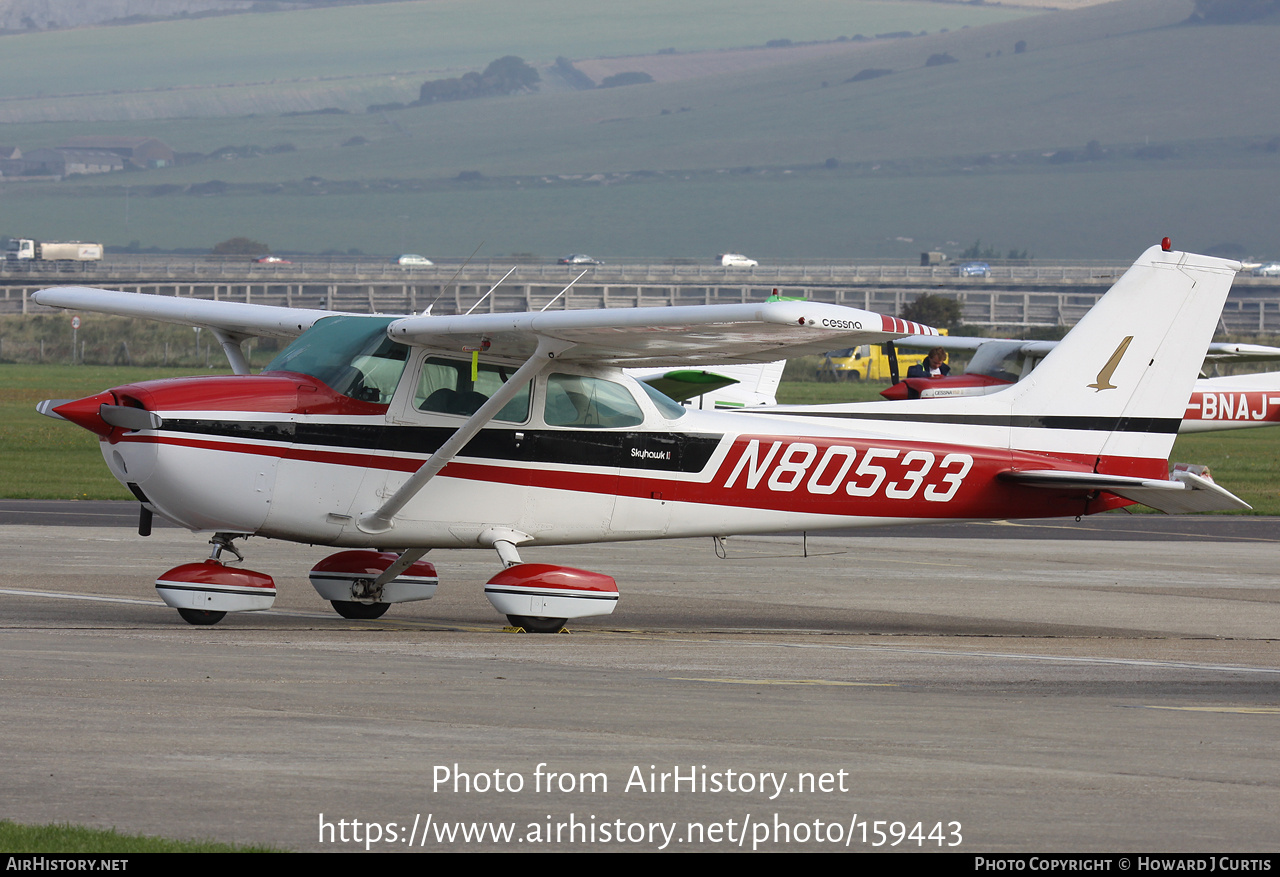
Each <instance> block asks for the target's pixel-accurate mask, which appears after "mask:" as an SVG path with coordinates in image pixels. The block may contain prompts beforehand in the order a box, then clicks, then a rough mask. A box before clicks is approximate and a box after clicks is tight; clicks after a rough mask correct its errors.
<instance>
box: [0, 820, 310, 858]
mask: <svg viewBox="0 0 1280 877" xmlns="http://www.w3.org/2000/svg"><path fill="white" fill-rule="evenodd" d="M0 849H3V850H5V851H6V852H7V853H10V854H20V853H93V854H102V853H106V854H116V853H280V852H285V850H279V849H275V848H273V847H264V846H239V845H237V844H225V843H218V842H216V841H212V840H170V839H168V838H163V837H147V836H145V835H141V834H121V833H120V832H118V831H116V830H115V829H103V828H88V827H86V826H83V825H71V824H70V823H66V822H61V823H55V824H49V825H19V824H18V823H16V822H10V821H9V820H7V819H4V820H0Z"/></svg>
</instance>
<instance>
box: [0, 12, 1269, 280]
mask: <svg viewBox="0 0 1280 877" xmlns="http://www.w3.org/2000/svg"><path fill="white" fill-rule="evenodd" d="M663 2H666V0H651V4H650V5H649V6H645V5H643V4H642V5H641V6H638V7H635V9H636V10H641V9H651V10H658V11H661V10H662V9H665V8H666V7H662V6H661V3H663ZM421 5H422V4H417V3H401V4H390V5H388V6H386V7H383V6H377V7H359V9H361V10H373V9H377V10H385V9H391V10H399V11H398V12H396V14H407V13H406V12H405V10H408V9H411V8H413V9H417V8H418V7H419V6H421ZM442 5H443V6H450V4H448V3H443V4H442ZM766 6H767V4H763V3H761V4H760V6H758V7H756V6H749V7H747V11H751V10H756V9H759V10H762V12H761V17H759V20H757V17H756V16H754V15H743V14H739V15H736V16H733V15H730V16H726V17H727V18H729V19H732V20H733V22H734V23H733V25H732V26H731V27H730V28H729V33H728V34H718V35H717V36H716V39H717V40H718V43H717V44H718V45H733V44H734V43H733V40H734V39H741V40H743V41H744V42H754V44H756V45H758V44H759V43H760V42H761V41H762V40H763V39H764V38H763V37H753V38H752V39H751V40H750V41H748V40H746V39H745V38H744V37H742V35H741V34H740V33H739V32H738V31H736V30H734V28H737V27H740V26H741V27H746V26H747V25H746V24H744V23H743V22H742V21H740V19H743V20H749V21H752V22H755V24H753V25H752V26H754V27H757V29H758V30H759V31H761V32H764V33H773V34H775V35H777V36H780V37H786V38H789V39H793V40H797V41H799V40H803V39H805V38H807V37H808V38H812V37H813V36H815V35H816V31H815V32H813V33H810V32H806V31H805V27H809V26H810V24H806V22H809V23H812V26H813V27H814V28H817V27H818V24H817V23H816V22H818V21H819V20H820V19H822V11H823V10H828V12H829V9H828V7H829V4H825V3H819V2H816V0H814V2H812V3H808V4H800V5H799V6H798V7H797V8H798V9H800V10H801V11H800V12H798V13H796V15H797V16H798V17H797V18H796V19H795V20H796V22H797V24H796V25H795V28H794V29H791V30H789V31H788V33H786V34H784V33H783V32H782V31H781V30H778V31H772V30H770V29H771V28H773V27H775V26H779V27H780V24H779V22H780V21H781V20H780V19H779V20H775V19H770V18H768V16H767V15H764V13H763V10H765V7H766ZM923 6H927V7H929V8H930V9H932V10H934V11H935V12H936V13H937V14H941V12H938V10H943V11H946V10H951V11H953V12H954V11H956V10H959V12H963V13H964V14H968V12H969V11H974V10H980V9H985V8H986V7H975V6H969V5H967V4H964V5H955V4H913V3H887V4H879V5H876V4H861V3H858V4H852V5H851V6H849V9H852V10H856V11H859V12H861V13H865V12H866V11H867V10H870V9H872V8H873V7H874V8H876V9H879V8H881V7H884V9H886V10H890V11H895V10H896V12H898V13H904V11H911V10H916V11H919V10H918V7H923ZM450 8H452V7H450ZM708 8H709V9H717V8H719V7H715V6H714V5H713V6H710V7H708ZM842 8H843V7H842ZM355 9H356V8H355V7H348V8H344V9H343V10H326V11H325V14H334V15H336V14H338V13H339V12H341V13H342V14H343V15H354V14H357V13H356V12H354V11H352V10H355ZM1190 9H1191V5H1190V3H1189V2H1181V0H1179V2H1163V0H1158V2H1157V0H1123V2H1120V3H1116V4H1111V5H1106V6H1098V7H1094V8H1089V9H1084V10H1081V11H1078V12H1065V13H1053V14H1044V15H1031V16H1026V17H1022V18H1018V19H1016V20H1011V21H1004V22H998V23H994V24H986V25H984V26H974V27H970V28H967V29H956V28H953V29H952V30H950V31H949V32H947V33H938V32H937V30H936V29H930V31H929V32H930V35H928V36H924V37H912V38H909V39H884V40H869V41H865V42H855V41H852V40H850V41H847V42H842V43H833V44H830V45H829V46H825V47H823V50H824V51H826V49H827V48H830V47H831V46H834V47H835V49H834V50H833V51H832V52H831V53H830V54H824V55H822V56H821V57H810V56H809V54H807V53H808V51H809V49H807V48H805V47H799V48H797V49H795V50H794V56H793V57H794V58H795V59H799V60H795V61H794V63H790V62H789V63H779V64H771V65H770V66H767V67H761V68H757V69H751V70H735V71H731V72H720V73H707V74H706V75H699V76H696V77H692V78H687V77H686V78H677V79H673V80H672V81H668V82H657V83H654V84H649V85H637V86H630V87H625V88H610V89H596V90H592V91H579V92H572V91H550V90H548V91H547V92H546V93H541V94H533V95H515V96H511V97H506V98H491V99H485V100H474V101H465V102H458V103H451V104H440V105H435V106H430V107H423V108H414V109H405V110H401V111H394V112H380V113H372V114H369V113H351V114H345V115H310V116H288V117H285V116H280V115H278V114H273V115H257V116H241V117H231V118H218V119H186V120H173V119H169V120H162V119H153V120H150V121H139V122H125V121H118V122H110V123H100V124H96V125H85V124H79V125H74V124H70V123H57V124H15V125H10V126H8V127H7V129H6V136H7V137H8V138H9V140H10V141H11V142H15V143H18V144H20V145H22V147H23V148H24V149H26V148H28V146H29V145H49V144H52V143H56V142H60V141H61V140H62V139H63V138H65V137H67V136H71V135H73V134H84V133H102V134H130V135H147V136H156V137H159V138H161V139H163V140H165V141H166V142H168V143H170V145H172V146H173V147H174V148H175V149H177V150H179V151H180V152H191V153H197V152H198V153H202V154H205V155H207V154H209V153H212V152H213V151H214V150H216V149H218V148H219V147H223V146H228V145H230V146H248V145H256V146H258V147H261V148H262V150H269V149H271V148H272V147H282V146H285V145H289V146H292V147H293V150H292V151H287V152H280V153H277V154H263V155H260V156H259V157H253V158H239V159H236V160H208V161H203V162H198V163H192V164H188V165H186V166H182V167H176V168H169V169H164V170H159V171H148V172H146V173H131V174H113V175H103V176H97V177H85V178H80V179H73V180H67V181H63V182H58V183H33V182H9V183H6V184H5V190H4V197H5V199H6V207H7V209H6V214H5V215H6V219H7V220H8V222H7V223H6V228H0V232H7V233H10V234H20V235H22V236H35V237H44V238H49V239H58V238H67V239H82V240H102V241H104V242H106V243H107V244H108V245H114V246H122V245H125V244H128V243H129V242H131V241H136V242H137V243H138V244H139V245H140V246H142V247H161V248H174V247H182V246H212V244H214V243H216V242H217V241H220V240H223V239H225V238H228V237H232V236H235V235H247V236H249V237H253V238H256V239H258V240H262V241H264V242H266V243H267V244H268V245H270V246H271V247H272V248H273V249H274V250H276V251H285V252H288V251H298V252H321V251H326V250H333V251H337V252H347V251H349V250H353V249H354V250H360V251H362V252H364V253H369V254H379V255H395V254H397V253H400V252H421V253H423V254H424V255H428V256H457V257H460V256H465V255H466V254H468V253H470V252H472V251H473V250H474V249H475V248H476V247H477V246H478V245H482V246H481V250H480V252H479V255H480V256H481V257H499V256H503V255H509V254H512V253H533V254H536V255H538V256H540V257H542V258H548V259H550V258H554V257H556V256H560V255H564V254H565V253H568V252H589V253H591V254H592V255H595V256H597V257H598V258H604V259H606V260H608V261H617V260H619V259H625V258H627V257H684V258H709V257H710V256H711V255H713V254H715V253H717V252H725V251H746V252H749V253H750V254H751V255H753V256H754V257H756V258H759V259H764V260H767V259H768V258H770V257H803V258H814V257H818V258H821V257H826V258H834V259H839V258H848V257H878V258H907V257H910V256H912V255H916V254H918V253H919V252H921V251H922V250H926V249H941V250H943V251H945V252H949V253H952V254H955V253H956V252H958V251H959V250H960V249H963V248H964V247H966V246H968V245H970V244H972V243H973V241H974V240H976V239H981V240H982V241H983V242H984V244H990V245H994V246H996V247H997V248H1001V249H1003V250H1009V249H1017V250H1027V251H1030V252H1031V254H1033V255H1035V256H1039V257H1042V258H1106V259H1127V258H1130V257H1132V256H1134V255H1136V253H1138V252H1139V251H1141V249H1142V248H1144V247H1145V246H1146V245H1148V244H1149V243H1150V242H1151V241H1153V240H1158V239H1159V238H1160V237H1161V236H1162V235H1164V234H1170V235H1172V236H1173V237H1174V239H1175V243H1176V244H1177V245H1178V246H1180V247H1183V248H1186V249H1191V250H1201V251H1203V250H1208V249H1212V248H1221V247H1223V246H1224V245H1225V247H1226V248H1225V249H1220V252H1223V253H1225V254H1228V255H1235V256H1242V257H1248V256H1252V257H1254V258H1258V259H1271V258H1275V257H1277V256H1278V255H1280V240H1277V239H1276V235H1275V229H1276V228H1277V227H1280V173H1277V171H1280V126H1277V125H1276V124H1275V123H1274V121H1273V119H1272V115H1273V114H1271V113H1270V112H1268V111H1267V108H1268V107H1269V106H1270V105H1271V104H1272V103H1273V98H1272V90H1273V89H1272V86H1271V83H1273V82H1275V81H1277V79H1280V53H1277V52H1275V51H1274V46H1275V36H1276V34H1277V33H1278V32H1280V31H1278V30H1277V28H1276V27H1275V26H1266V25H1257V26H1238V27H1236V26H1232V27H1228V26H1215V27H1208V26H1202V27H1184V26H1178V22H1180V21H1182V20H1183V19H1185V17H1186V15H1187V13H1189V11H1190ZM806 10H807V11H806ZM419 11H421V10H419ZM959 12H957V14H959ZM371 14H372V13H371ZM379 14H381V13H379ZM388 14H391V13H388ZM513 14H514V13H513ZM611 14H612V13H611ZM636 14H639V12H638V11H637V12H636ZM788 14H790V13H788ZM885 14H887V13H885ZM806 16H809V17H808V18H806ZM659 17H661V16H659ZM237 18H238V19H239V20H242V21H249V20H254V21H259V22H261V21H271V20H274V19H272V18H271V17H270V16H239V17H237ZM285 19H287V16H286V17H284V18H282V19H281V20H285ZM289 20H292V19H289ZM520 20H522V19H520V18H519V16H518V15H517V16H516V17H515V18H513V19H512V21H517V22H518V21H520ZM220 21H223V22H224V23H223V24H221V25H219V26H230V25H229V24H227V23H226V22H230V21H232V19H226V20H220ZM760 21H764V22H765V24H760ZM934 24H935V27H936V26H937V23H936V22H935V23H934ZM573 26H574V27H577V26H582V27H587V25H586V24H581V23H579V22H576V21H575V22H573ZM663 26H665V25H663ZM883 26H884V27H886V28H887V27H889V26H890V25H888V24H886V25H883ZM353 27H354V25H353ZM539 27H541V23H540V25H539ZM591 27H595V24H592V25H591ZM646 28H651V30H646ZM920 29H922V30H923V29H926V28H923V27H922V28H920ZM119 30H121V31H128V30H131V28H123V29H119ZM850 30H853V32H854V33H857V32H863V29H859V30H854V29H853V28H851V27H844V26H839V27H836V26H832V27H831V30H829V31H826V32H825V33H826V37H827V38H833V37H835V36H840V35H849V31H850ZM865 30H866V31H871V32H879V31H877V30H876V29H875V28H866V29H865ZM537 33H541V31H540V30H539V31H537V32H536V33H535V34H534V35H533V36H531V37H530V39H531V40H533V39H534V38H535V37H536V36H537ZM669 33H670V32H669V31H663V30H661V29H660V26H659V25H658V24H650V23H644V22H642V23H640V24H637V26H636V29H635V30H634V35H639V37H642V38H643V40H642V41H648V40H651V41H652V42H650V43H649V44H648V45H647V46H646V50H647V51H653V50H655V49H656V48H663V47H667V46H671V47H674V48H678V49H679V50H680V51H684V49H685V48H696V47H694V46H692V45H686V44H679V45H674V44H673V41H674V36H675V35H674V34H672V35H671V39H667V35H668V34H669ZM698 33H702V31H698ZM51 36H52V35H51ZM688 36H690V38H692V34H690V35H688ZM660 37H661V39H660ZM628 38H630V37H628ZM5 39H6V40H8V39H10V38H5ZM24 39H25V38H24ZM618 39H623V37H618ZM534 41H535V42H536V40H534ZM1020 43H1025V46H1026V51H1024V52H1018V51H1016V48H1017V47H1018V46H1019V44H1020ZM584 44H590V45H597V44H595V43H590V42H589V41H586V42H585V43H584ZM738 44H741V43H738ZM6 45H8V43H6ZM319 45H325V44H319ZM485 45H486V46H489V48H485V49H483V50H478V51H480V52H481V54H482V55H483V56H484V57H485V59H488V58H492V57H493V56H495V55H497V54H499V53H500V52H501V50H500V49H499V48H498V47H497V46H496V45H491V44H488V43H486V44H485ZM389 51H390V50H389ZM754 51H757V52H760V53H763V54H762V56H763V55H765V54H767V55H773V54H776V55H777V56H778V57H784V56H786V53H787V52H788V51H791V50H787V49H769V50H764V49H760V50H754ZM525 54H527V55H528V56H529V57H531V58H532V57H534V53H532V52H526V53H525ZM714 54H716V53H712V55H714ZM727 54H730V55H732V54H734V53H727ZM712 55H706V54H704V55H699V56H697V57H698V58H701V59H704V60H705V59H706V58H710V57H712ZM934 55H947V56H949V57H951V58H954V59H955V61H956V63H945V64H940V65H935V66H928V65H927V61H928V59H929V58H930V57H932V56H934ZM394 56H395V55H394V51H391V54H390V55H389V56H388V57H394ZM647 57H648V58H649V61H651V62H653V63H654V64H658V63H662V64H677V63H693V60H692V59H693V58H694V57H695V56H692V55H690V56H683V55H679V54H677V55H651V56H647ZM632 60H633V59H629V60H628V61H627V64H631V63H632ZM634 60H635V64H636V65H640V60H638V59H634ZM2 63H4V62H0V64H2ZM261 63H266V62H265V61H263V62H261ZM272 63H276V62H274V61H273V62H272ZM281 63H283V62H281ZM349 63H355V62H354V61H351V62H349ZM361 63H364V62H361ZM379 63H381V62H379ZM477 63H478V64H482V63H483V61H480V62H477ZM646 63H648V62H646ZM195 66H197V67H199V65H195ZM870 68H875V69H883V70H893V71H895V72H893V73H892V74H891V75H885V76H881V77H879V78H874V79H867V80H864V81H857V82H848V81H847V80H849V79H850V78H852V77H854V76H855V75H856V74H857V73H859V71H862V70H865V69H870ZM299 69H301V68H299ZM353 69H354V68H353ZM655 69H658V68H657V67H655ZM357 72H358V71H357ZM268 73H271V75H273V76H275V75H282V74H278V72H277V73H272V72H271V71H264V72H262V73H261V75H263V76H266V75H268ZM191 75H195V71H193V72H192V74H191ZM252 75H254V76H257V75H259V74H257V73H254V74H252ZM350 75H356V73H351V74H350ZM359 75H364V74H363V73H360V74H359ZM247 77H248V74H246V78H247ZM295 80H296V81H291V83H285V82H283V80H281V81H279V82H277V83H276V84H275V85H272V86H269V88H271V89H275V90H276V91H277V92H278V93H284V92H285V91H287V90H288V89H293V88H299V89H302V88H317V89H323V88H330V87H334V88H336V87H338V86H336V85H334V84H333V83H332V82H321V81H319V80H316V81H313V82H306V83H302V82H300V79H299V77H295ZM0 81H4V80H3V78H0ZM417 81H418V80H414V83H413V88H414V89H416V83H417ZM24 87H28V86H24ZM262 87H264V88H266V87H268V86H262ZM126 97H127V99H128V100H132V99H133V97H131V96H126ZM122 99H124V98H122ZM326 99H327V98H326ZM3 103H4V102H3V101H0V104H3ZM0 109H2V108H0Z"/></svg>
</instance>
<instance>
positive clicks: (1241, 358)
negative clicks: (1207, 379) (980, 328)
mask: <svg viewBox="0 0 1280 877" xmlns="http://www.w3.org/2000/svg"><path fill="white" fill-rule="evenodd" d="M893 343H894V345H895V346H897V347H910V348H920V349H929V350H931V349H933V348H934V347H941V348H942V349H944V350H948V351H950V350H961V351H963V350H977V349H978V348H979V347H981V346H982V345H983V344H991V343H1000V344H1014V343H1016V342H1015V341H1014V340H1013V339H1010V338H982V337H980V336H976V335H938V336H933V335H908V336H906V337H904V338H899V339H898V340H897V341H895V342H893ZM1057 346H1058V342H1057V341H1023V342H1022V346H1021V347H1019V348H1018V352H1019V353H1021V354H1022V355H1023V356H1032V357H1035V358H1036V359H1043V358H1044V357H1046V356H1048V355H1049V351H1050V350H1052V349H1053V348H1055V347H1057ZM1204 359H1205V362H1272V361H1276V360H1280V347H1268V346H1267V345H1265V344H1236V343H1234V342H1227V341H1215V342H1213V343H1212V344H1210V345H1209V351H1208V353H1207V354H1206V355H1205V358H1204Z"/></svg>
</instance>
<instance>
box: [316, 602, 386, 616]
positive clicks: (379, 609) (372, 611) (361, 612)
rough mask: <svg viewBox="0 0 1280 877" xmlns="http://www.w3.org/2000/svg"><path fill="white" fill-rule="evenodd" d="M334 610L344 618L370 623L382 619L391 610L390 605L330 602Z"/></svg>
mask: <svg viewBox="0 0 1280 877" xmlns="http://www.w3.org/2000/svg"><path fill="white" fill-rule="evenodd" d="M329 602H330V603H331V604H333V609H334V611H335V612H337V613H338V614H339V615H341V616H342V617H343V618H355V619H362V620H364V621H369V620H372V619H374V618H381V617H382V616H383V615H385V614H386V612H387V610H388V609H390V608H391V604H390V603H357V602H356V601H354V600H330V601H329Z"/></svg>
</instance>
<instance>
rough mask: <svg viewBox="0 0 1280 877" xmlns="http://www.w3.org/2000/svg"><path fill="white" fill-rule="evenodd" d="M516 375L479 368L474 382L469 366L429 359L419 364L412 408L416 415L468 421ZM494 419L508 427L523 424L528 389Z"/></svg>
mask: <svg viewBox="0 0 1280 877" xmlns="http://www.w3.org/2000/svg"><path fill="white" fill-rule="evenodd" d="M515 371H516V370H515V369H514V368H507V367H506V366H499V365H481V366H480V367H479V368H478V369H476V378H475V380H474V381H473V380H472V379H471V363H470V362H464V361H461V360H455V359H438V358H436V357H431V358H430V359H428V360H427V361H426V362H424V363H423V364H422V374H421V375H420V377H419V378H418V389H417V390H416V391H415V393H414V397H413V406H414V407H415V408H417V409H418V410H419V411H433V412H435V413H437V414H460V415H463V416H466V417H470V416H471V415H472V414H475V413H476V411H477V410H479V408H480V406H481V405H483V404H484V403H485V402H487V401H489V397H490V396H492V395H493V394H494V393H496V392H498V388H499V387H501V386H502V385H503V384H504V383H506V381H507V379H508V378H510V377H511V375H513V374H515ZM493 419H494V420H501V421H505V422H507V423H523V422H524V421H526V420H528V419H529V385H527V384H526V385H525V387H524V388H523V389H521V390H520V392H519V393H517V394H516V396H515V398H514V399H512V400H511V401H510V402H508V403H507V404H506V405H504V406H502V410H501V411H499V412H498V413H497V414H496V415H495V416H494V418H493Z"/></svg>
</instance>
